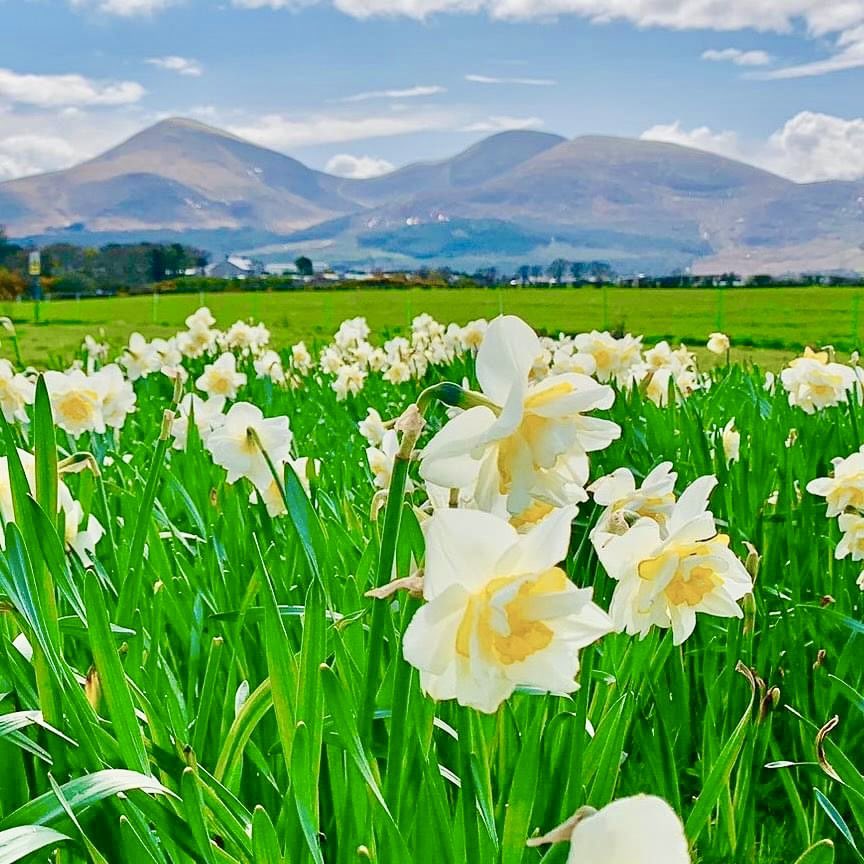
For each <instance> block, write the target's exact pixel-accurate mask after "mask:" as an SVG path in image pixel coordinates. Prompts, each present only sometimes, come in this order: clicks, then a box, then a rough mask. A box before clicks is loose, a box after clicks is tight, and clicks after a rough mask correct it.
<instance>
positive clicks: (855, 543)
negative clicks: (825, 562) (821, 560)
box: [834, 513, 864, 561]
mask: <svg viewBox="0 0 864 864" xmlns="http://www.w3.org/2000/svg"><path fill="white" fill-rule="evenodd" d="M837 521H838V524H839V525H840V530H841V531H842V532H843V536H842V537H841V539H840V542H839V543H838V544H837V549H836V550H835V552H834V557H835V558H837V560H838V561H839V560H842V559H843V558H848V557H849V556H851V557H852V560H853V561H864V516H861V515H860V514H859V513H842V514H841V515H840V518H839V519H838V520H837Z"/></svg>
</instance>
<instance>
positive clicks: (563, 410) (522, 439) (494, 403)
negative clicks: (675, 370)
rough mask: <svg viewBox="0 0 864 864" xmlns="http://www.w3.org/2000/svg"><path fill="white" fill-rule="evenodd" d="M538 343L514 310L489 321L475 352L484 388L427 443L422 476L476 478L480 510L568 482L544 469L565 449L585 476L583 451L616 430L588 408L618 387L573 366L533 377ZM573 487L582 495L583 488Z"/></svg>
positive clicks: (462, 483)
mask: <svg viewBox="0 0 864 864" xmlns="http://www.w3.org/2000/svg"><path fill="white" fill-rule="evenodd" d="M541 350H542V348H541V345H540V341H539V339H538V338H537V336H536V334H535V333H534V331H533V330H531V328H530V327H529V326H528V325H527V324H526V323H525V322H524V321H522V320H520V319H519V318H515V317H513V316H505V317H503V318H497V319H496V320H495V321H493V322H492V323H491V324H490V325H489V329H488V331H487V332H486V338H485V339H484V341H483V344H482V345H481V346H480V350H479V351H478V352H477V379H478V381H479V382H480V386H481V388H482V394H475V397H474V398H475V402H479V403H480V404H475V406H474V407H471V408H469V409H468V410H467V411H465V412H464V413H462V414H460V415H458V416H456V417H455V418H453V419H452V420H451V421H450V422H449V423H448V424H447V425H445V426H444V427H443V428H442V429H441V431H440V432H439V433H438V434H437V435H436V436H435V437H434V438H433V439H432V440H431V441H430V442H429V444H428V445H427V446H426V448H425V449H424V451H423V454H422V463H421V468H420V473H421V476H422V477H423V479H424V480H427V481H429V482H431V483H434V484H435V485H437V486H444V487H447V488H458V489H461V488H464V487H466V486H475V487H476V490H477V492H476V498H477V501H478V504H479V506H480V507H481V508H482V509H484V510H490V511H491V510H493V509H495V502H496V498H497V496H499V495H503V496H505V497H506V499H507V510H508V511H509V512H510V513H511V514H518V513H521V512H523V511H524V510H525V509H526V508H527V507H529V506H530V505H531V503H532V500H533V499H535V498H541V499H543V498H544V497H546V496H548V495H550V491H549V490H550V487H551V488H552V489H554V490H557V491H558V492H561V491H564V490H566V489H567V488H568V485H569V486H570V487H572V485H573V484H572V483H569V484H568V482H567V481H566V480H565V479H563V477H558V478H554V477H553V478H551V479H550V478H548V477H545V476H544V473H545V472H549V471H554V470H555V469H556V468H557V467H560V464H559V460H560V459H561V458H562V457H566V458H568V459H570V460H571V463H570V466H569V467H570V469H572V467H573V466H572V460H577V461H579V462H581V467H580V468H579V470H578V471H577V472H575V473H576V474H583V473H584V475H585V476H586V477H587V453H589V452H591V451H594V450H602V449H603V448H604V447H607V446H608V445H609V444H610V443H611V442H612V441H614V440H615V439H616V438H618V437H619V436H620V434H621V430H620V428H619V427H618V426H617V425H616V424H615V423H612V422H611V421H609V420H602V419H599V418H595V417H589V416H586V414H585V412H588V411H593V410H595V409H603V408H610V407H611V406H612V403H613V401H614V399H615V394H614V392H613V390H612V389H611V388H610V387H607V386H603V385H600V384H598V383H597V382H596V381H594V379H592V378H589V377H588V376H586V375H579V374H576V373H567V374H562V375H550V376H549V377H547V378H544V379H543V380H542V381H540V382H532V381H531V380H530V377H529V376H530V373H531V370H532V367H533V365H534V361H535V359H536V357H537V356H538V354H540V353H541ZM573 473H574V472H573V471H572V470H571V471H570V474H571V475H573ZM575 494H576V496H577V499H582V500H584V491H581V492H580V493H575ZM572 500H574V499H571V502H572ZM549 503H551V504H554V505H556V506H557V505H560V504H562V503H570V502H566V501H561V500H557V499H556V500H550V501H549Z"/></svg>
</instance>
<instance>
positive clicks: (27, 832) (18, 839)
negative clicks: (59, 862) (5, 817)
mask: <svg viewBox="0 0 864 864" xmlns="http://www.w3.org/2000/svg"><path fill="white" fill-rule="evenodd" d="M71 839H72V838H71V837H67V836H66V835H65V834H61V833H60V832H59V831H55V830H54V829H53V828H44V827H42V826H41V825H22V826H20V827H18V828H9V829H8V830H6V831H0V864H12V862H14V861H20V860H21V859H22V858H26V857H27V856H28V855H32V854H33V853H34V852H38V851H39V850H40V849H45V848H46V847H49V846H50V847H52V848H53V847H55V846H60V845H61V844H63V843H68V842H69V841H70V840H71Z"/></svg>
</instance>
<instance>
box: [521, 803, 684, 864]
mask: <svg viewBox="0 0 864 864" xmlns="http://www.w3.org/2000/svg"><path fill="white" fill-rule="evenodd" d="M567 841H569V842H570V854H569V855H568V856H567V864H690V852H689V849H688V846H687V838H686V837H685V835H684V826H683V825H682V824H681V819H680V818H679V817H678V814H677V813H675V811H674V810H673V809H672V808H671V807H670V806H669V805H668V804H667V803H666V802H665V801H664V800H663V799H662V798H655V797H654V796H652V795H636V796H634V797H632V798H619V799H618V800H617V801H613V802H612V803H611V804H607V805H606V806H605V807H604V808H603V809H602V810H600V811H596V810H594V809H593V808H591V807H583V808H581V809H580V810H579V811H577V812H576V814H575V815H574V816H573V817H572V818H571V819H569V820H568V821H567V822H565V823H564V824H563V825H560V826H559V827H558V828H556V829H554V830H553V831H551V832H550V833H549V834H547V835H546V836H545V837H538V838H536V839H532V840H529V841H528V845H529V846H539V845H541V844H545V843H560V842H567Z"/></svg>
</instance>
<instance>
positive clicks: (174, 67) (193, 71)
mask: <svg viewBox="0 0 864 864" xmlns="http://www.w3.org/2000/svg"><path fill="white" fill-rule="evenodd" d="M145 62H147V63H149V64H150V65H151V66H155V67H156V68H157V69H164V70H165V71H166V72H176V73H177V74H178V75H189V76H191V77H193V78H199V77H200V76H201V75H203V74H204V69H203V68H202V67H201V64H200V63H199V62H198V61H197V60H191V59H190V58H188V57H177V56H176V55H170V56H168V57H151V58H150V59H149V60H147V61H145Z"/></svg>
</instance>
